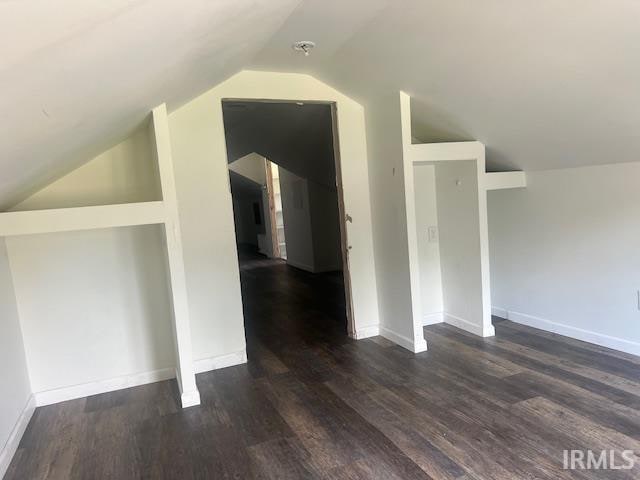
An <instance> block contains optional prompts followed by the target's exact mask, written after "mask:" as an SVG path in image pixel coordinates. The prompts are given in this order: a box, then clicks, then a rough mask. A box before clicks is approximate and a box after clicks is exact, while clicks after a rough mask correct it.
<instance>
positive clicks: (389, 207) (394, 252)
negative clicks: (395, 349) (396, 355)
mask: <svg viewBox="0 0 640 480" xmlns="http://www.w3.org/2000/svg"><path fill="white" fill-rule="evenodd" d="M366 119H367V147H368V159H369V175H370V185H371V186H370V188H371V210H372V212H374V214H373V216H372V218H373V244H374V251H375V265H376V280H377V287H378V301H379V305H380V327H381V333H383V334H384V335H386V336H388V337H393V339H395V340H396V341H397V340H402V339H404V340H405V342H408V343H410V344H413V338H414V332H413V315H412V310H411V285H410V282H409V254H408V249H407V222H406V214H405V198H404V179H403V156H402V132H401V129H400V127H401V123H400V105H399V102H398V95H397V93H394V94H390V95H388V96H384V97H382V96H381V97H380V98H377V99H376V102H371V103H370V104H369V105H367V108H366Z"/></svg>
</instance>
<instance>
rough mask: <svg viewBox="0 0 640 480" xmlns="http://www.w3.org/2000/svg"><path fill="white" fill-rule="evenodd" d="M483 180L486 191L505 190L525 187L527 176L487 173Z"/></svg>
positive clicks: (523, 174) (509, 173) (522, 174)
mask: <svg viewBox="0 0 640 480" xmlns="http://www.w3.org/2000/svg"><path fill="white" fill-rule="evenodd" d="M483 178H484V188H485V189H486V190H505V189H508V188H525V187H526V186H527V175H526V174H525V173H524V172H487V173H485V174H484V176H483Z"/></svg>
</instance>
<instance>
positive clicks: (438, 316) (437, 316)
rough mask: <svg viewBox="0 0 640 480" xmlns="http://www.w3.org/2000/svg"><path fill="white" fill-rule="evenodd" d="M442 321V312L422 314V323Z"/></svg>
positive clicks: (433, 323) (429, 323) (424, 324)
mask: <svg viewBox="0 0 640 480" xmlns="http://www.w3.org/2000/svg"><path fill="white" fill-rule="evenodd" d="M442 322H444V312H433V313H425V314H424V315H423V316H422V325H423V326H427V325H435V324H436V323H442Z"/></svg>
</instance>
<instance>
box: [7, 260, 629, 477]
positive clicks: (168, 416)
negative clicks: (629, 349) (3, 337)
mask: <svg viewBox="0 0 640 480" xmlns="http://www.w3.org/2000/svg"><path fill="white" fill-rule="evenodd" d="M242 265H243V266H242V268H241V275H242V284H243V293H244V299H245V315H246V317H247V343H248V356H249V362H248V364H246V365H241V366H236V367H230V368H226V369H222V370H217V371H213V372H209V373H205V374H201V375H198V378H197V380H198V385H199V388H200V392H201V396H202V405H201V406H199V407H193V408H189V409H186V410H180V409H179V408H178V405H177V403H176V398H177V397H176V393H175V389H176V388H175V382H172V381H168V382H160V383H156V384H151V385H147V386H143V387H137V388H132V389H128V390H122V391H117V392H113V393H108V394H103V395H96V396H93V397H89V398H85V399H79V400H73V401H70V402H65V403H61V404H57V405H52V406H49V407H44V408H40V409H38V410H37V411H36V414H35V415H34V417H33V419H32V421H31V424H30V426H29V428H28V430H27V432H26V434H25V436H24V437H23V440H22V443H21V447H20V449H19V451H18V453H17V454H16V457H15V459H14V461H13V463H12V465H11V467H10V470H9V472H8V474H7V476H6V479H7V480H9V479H11V480H13V479H21V480H24V479H42V478H56V479H57V478H65V479H66V478H72V479H92V480H93V479H105V478H109V479H118V480H125V479H134V478H148V479H164V478H166V479H169V478H170V479H225V478H238V479H252V478H270V479H385V480H387V479H390V480H393V479H396V480H408V479H428V478H434V479H476V480H478V479H492V480H493V479H508V480H512V479H520V478H522V479H525V478H526V479H530V478H538V479H548V480H556V479H573V478H578V479H589V478H607V479H609V478H611V479H613V478H620V479H622V478H628V479H631V478H640V470H639V469H638V467H636V469H635V470H615V471H612V470H609V471H567V470H563V464H562V460H563V450H564V449H591V450H598V451H599V450H601V449H614V450H616V451H618V452H620V451H622V450H625V449H631V450H635V451H636V452H640V410H639V408H640V359H639V358H637V357H633V356H631V355H625V354H622V353H617V352H614V351H610V350H607V349H604V348H600V347H596V346H594V345H590V344H585V343H582V342H578V341H575V340H571V339H567V338H564V337H560V336H557V335H552V334H549V333H545V332H542V331H539V330H534V329H530V328H527V327H524V326H520V325H518V324H515V323H511V322H508V321H501V322H498V323H497V324H496V329H497V336H496V337H495V338H490V339H481V338H478V337H475V336H473V335H471V334H467V333H465V332H463V331H461V330H458V329H456V328H454V327H450V326H447V325H444V324H441V325H435V326H431V327H428V328H427V329H426V333H427V339H428V342H429V351H428V352H425V353H422V354H418V355H414V354H412V353H410V352H408V351H406V350H404V349H403V348H401V347H398V346H395V345H394V344H392V343H391V342H389V341H387V340H385V339H384V338H381V337H375V338H371V339H366V340H360V341H353V340H351V339H349V338H348V337H347V336H346V334H345V321H344V299H343V297H342V286H341V283H340V282H341V279H340V276H339V275H335V274H329V275H318V276H315V275H311V274H307V273H305V272H301V271H299V270H296V269H293V268H291V267H288V266H286V265H285V264H283V263H282V262H278V261H265V260H264V259H262V260H261V259H257V258H254V259H247V258H244V259H243V261H242ZM618 460H619V456H618Z"/></svg>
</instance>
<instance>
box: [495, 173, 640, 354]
mask: <svg viewBox="0 0 640 480" xmlns="http://www.w3.org/2000/svg"><path fill="white" fill-rule="evenodd" d="M638 178H640V163H628V164H619V165H604V166H597V167H584V168H576V169H564V170H548V171H538V172H527V188H526V189H517V190H501V191H492V192H489V194H488V196H489V233H490V251H491V287H492V304H493V306H494V307H499V308H500V309H505V310H508V311H509V318H510V319H512V320H514V321H519V322H523V323H529V324H531V325H534V326H538V327H540V328H544V329H547V330H552V331H557V332H559V333H562V334H564V335H569V336H573V337H576V338H581V339H584V340H587V341H591V342H595V343H600V344H603V345H607V346H611V347H613V348H618V349H621V350H626V351H629V352H632V353H635V354H640V311H639V309H638V289H640V251H639V250H638V245H640V222H638V221H637V218H638V206H639V205H640V189H638Z"/></svg>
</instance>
